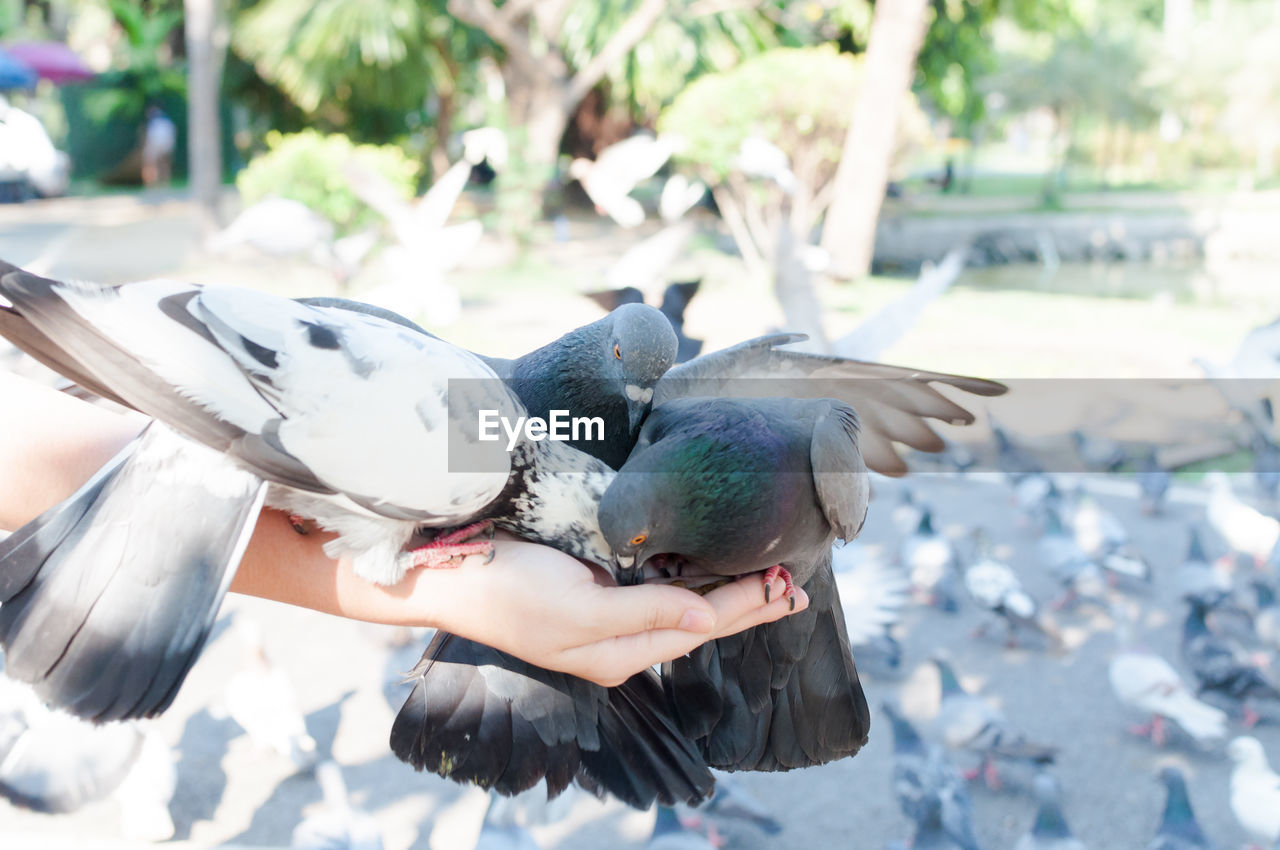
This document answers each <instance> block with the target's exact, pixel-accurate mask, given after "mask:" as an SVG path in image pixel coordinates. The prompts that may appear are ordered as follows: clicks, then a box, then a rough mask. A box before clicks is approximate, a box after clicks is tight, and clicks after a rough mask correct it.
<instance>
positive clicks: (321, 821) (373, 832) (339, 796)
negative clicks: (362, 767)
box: [289, 760, 382, 850]
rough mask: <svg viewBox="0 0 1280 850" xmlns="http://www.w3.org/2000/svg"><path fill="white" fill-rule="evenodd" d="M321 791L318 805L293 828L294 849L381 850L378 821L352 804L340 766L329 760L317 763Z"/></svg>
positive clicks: (291, 844)
mask: <svg viewBox="0 0 1280 850" xmlns="http://www.w3.org/2000/svg"><path fill="white" fill-rule="evenodd" d="M316 781H317V782H319V783H320V793H321V794H322V795H323V796H322V799H321V803H320V806H319V808H318V809H317V810H316V811H314V812H313V813H312V814H310V815H308V816H307V817H306V818H305V819H304V820H303V821H302V822H301V823H299V824H298V825H297V826H295V827H294V828H293V837H292V840H291V841H290V843H289V846H290V847H291V848H293V850H382V833H381V832H380V831H379V829H378V821H377V820H376V819H375V818H374V817H373V815H371V814H369V813H368V812H366V811H362V810H360V809H357V808H356V807H354V806H352V805H351V800H350V798H349V797H348V795H347V783H346V782H344V781H343V779H342V768H340V767H338V765H337V763H336V762H334V761H330V760H325V761H322V762H320V764H318V765H317V766H316Z"/></svg>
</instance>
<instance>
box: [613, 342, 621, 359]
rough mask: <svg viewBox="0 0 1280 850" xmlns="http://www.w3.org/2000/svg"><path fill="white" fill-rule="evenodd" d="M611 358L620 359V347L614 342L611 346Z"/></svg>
mask: <svg viewBox="0 0 1280 850" xmlns="http://www.w3.org/2000/svg"><path fill="white" fill-rule="evenodd" d="M613 356H614V357H616V358H617V359H619V360H621V359H622V346H620V345H618V344H617V343H616V342H615V343H614V344H613Z"/></svg>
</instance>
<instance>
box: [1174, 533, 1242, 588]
mask: <svg viewBox="0 0 1280 850" xmlns="http://www.w3.org/2000/svg"><path fill="white" fill-rule="evenodd" d="M1174 583H1175V586H1176V587H1177V589H1178V594H1179V595H1180V596H1199V597H1203V598H1209V597H1213V596H1216V595H1218V594H1228V593H1230V592H1231V576H1229V575H1227V574H1226V573H1225V572H1223V571H1222V570H1221V569H1220V568H1219V567H1218V565H1217V563H1215V562H1213V561H1210V560H1209V556H1208V555H1206V554H1205V551H1204V539H1203V538H1202V536H1201V534H1200V528H1199V527H1198V526H1195V525H1193V526H1191V529H1190V537H1189V538H1188V541H1187V557H1186V559H1185V560H1184V561H1183V562H1182V563H1181V564H1180V565H1179V566H1178V571H1177V573H1176V576H1175V582H1174Z"/></svg>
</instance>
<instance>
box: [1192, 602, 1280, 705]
mask: <svg viewBox="0 0 1280 850" xmlns="http://www.w3.org/2000/svg"><path fill="white" fill-rule="evenodd" d="M1186 601H1187V605H1188V608H1187V616H1186V619H1185V620H1184V621H1183V624H1182V642H1181V644H1180V648H1181V651H1182V660H1183V662H1184V663H1185V664H1186V665H1187V667H1188V668H1190V670H1191V672H1192V673H1193V674H1194V675H1195V677H1196V682H1197V686H1198V693H1199V694H1201V695H1204V694H1206V693H1207V694H1212V695H1215V696H1217V697H1219V698H1221V699H1224V700H1227V701H1229V702H1230V703H1232V704H1235V705H1238V706H1239V707H1240V709H1241V711H1242V712H1243V714H1244V722H1245V725H1246V726H1252V725H1253V724H1254V723H1256V722H1257V721H1258V714H1257V712H1256V711H1255V710H1254V709H1253V707H1252V706H1251V705H1250V704H1249V703H1250V701H1251V700H1257V699H1265V700H1280V688H1277V686H1276V684H1275V683H1274V682H1272V681H1271V680H1270V678H1269V677H1268V676H1267V675H1266V674H1265V673H1264V672H1263V671H1262V670H1261V669H1260V668H1259V667H1258V666H1256V665H1255V664H1254V663H1253V661H1252V659H1250V658H1249V657H1248V653H1246V652H1245V651H1244V650H1243V648H1242V647H1240V646H1239V645H1238V644H1236V643H1235V642H1234V641H1232V640H1230V639H1229V638H1227V637H1225V636H1223V635H1219V634H1215V633H1214V632H1213V631H1212V630H1211V629H1210V628H1209V624H1208V622H1207V619H1206V618H1207V616H1208V613H1209V611H1210V609H1211V607H1212V603H1211V602H1210V601H1208V600H1206V599H1204V598H1202V597H1198V596H1188V597H1186Z"/></svg>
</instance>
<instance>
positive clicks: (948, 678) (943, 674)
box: [934, 661, 965, 697]
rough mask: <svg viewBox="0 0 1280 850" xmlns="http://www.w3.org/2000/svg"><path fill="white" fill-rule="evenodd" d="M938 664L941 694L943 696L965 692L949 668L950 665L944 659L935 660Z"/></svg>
mask: <svg viewBox="0 0 1280 850" xmlns="http://www.w3.org/2000/svg"><path fill="white" fill-rule="evenodd" d="M934 663H935V664H937V665H938V678H939V679H940V680H941V682H942V695H943V696H944V697H949V696H954V695H955V694H962V693H964V692H965V690H964V688H962V687H960V680H959V679H957V678H956V674H955V671H954V670H952V669H951V665H950V664H947V663H946V662H945V661H935V662H934Z"/></svg>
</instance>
